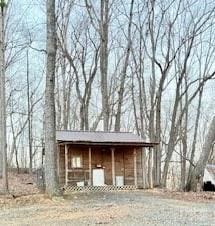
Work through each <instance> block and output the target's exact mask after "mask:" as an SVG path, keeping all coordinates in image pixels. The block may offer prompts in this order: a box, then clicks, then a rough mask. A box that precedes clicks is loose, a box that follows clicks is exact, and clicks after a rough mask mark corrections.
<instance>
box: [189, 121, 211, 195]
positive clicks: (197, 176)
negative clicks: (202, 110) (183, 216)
mask: <svg viewBox="0 0 215 226" xmlns="http://www.w3.org/2000/svg"><path fill="white" fill-rule="evenodd" d="M214 142H215V117H214V118H213V120H212V122H211V124H210V127H209V130H208V133H207V135H206V137H205V141H204V145H203V148H202V152H201V155H200V157H199V160H198V162H197V164H196V166H195V168H194V170H193V171H192V173H191V176H190V180H189V181H188V182H187V190H191V191H197V190H198V184H199V185H200V187H201V185H202V181H203V176H204V170H205V167H206V164H207V161H208V159H209V156H210V153H211V152H212V146H213V144H214Z"/></svg>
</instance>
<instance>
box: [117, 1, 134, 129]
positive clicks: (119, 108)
mask: <svg viewBox="0 0 215 226" xmlns="http://www.w3.org/2000/svg"><path fill="white" fill-rule="evenodd" d="M133 5H134V0H131V7H130V14H129V23H128V43H127V47H126V55H125V61H124V65H123V69H122V76H121V79H120V80H121V83H120V89H119V98H118V106H117V113H116V122H115V131H120V126H121V113H122V104H123V97H124V92H125V79H126V74H127V68H128V64H129V62H128V61H129V56H130V52H131V44H132V41H131V24H132V17H133Z"/></svg>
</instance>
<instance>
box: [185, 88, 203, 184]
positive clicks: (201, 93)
mask: <svg viewBox="0 0 215 226" xmlns="http://www.w3.org/2000/svg"><path fill="white" fill-rule="evenodd" d="M202 95H203V88H202V89H201V90H200V92H199V102H198V108H197V116H196V121H195V129H194V135H193V142H192V149H191V156H190V166H189V170H188V176H187V181H190V179H191V174H192V171H193V162H194V157H195V151H196V141H197V135H198V128H199V119H200V113H201V106H202Z"/></svg>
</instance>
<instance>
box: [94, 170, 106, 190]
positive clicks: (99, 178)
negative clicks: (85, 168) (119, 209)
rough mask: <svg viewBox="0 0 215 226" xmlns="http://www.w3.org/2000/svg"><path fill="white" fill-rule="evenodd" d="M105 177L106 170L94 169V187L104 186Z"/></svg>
mask: <svg viewBox="0 0 215 226" xmlns="http://www.w3.org/2000/svg"><path fill="white" fill-rule="evenodd" d="M104 185H105V175H104V169H93V186H104Z"/></svg>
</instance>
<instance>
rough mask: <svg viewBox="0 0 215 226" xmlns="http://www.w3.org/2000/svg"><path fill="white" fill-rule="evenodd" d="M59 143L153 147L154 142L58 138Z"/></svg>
mask: <svg viewBox="0 0 215 226" xmlns="http://www.w3.org/2000/svg"><path fill="white" fill-rule="evenodd" d="M57 143H58V144H59V145H65V144H68V145H93V146H133V147H155V146H156V145H158V144H159V143H156V142H91V141H64V140H58V141H57Z"/></svg>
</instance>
